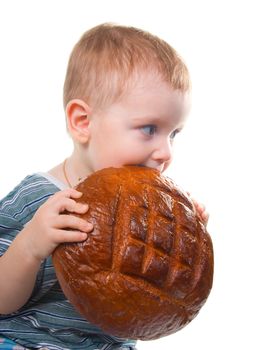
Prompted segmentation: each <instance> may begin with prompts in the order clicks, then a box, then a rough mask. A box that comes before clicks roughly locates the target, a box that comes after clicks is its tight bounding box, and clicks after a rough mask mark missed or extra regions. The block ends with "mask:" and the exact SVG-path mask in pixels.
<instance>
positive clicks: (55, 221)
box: [0, 189, 93, 314]
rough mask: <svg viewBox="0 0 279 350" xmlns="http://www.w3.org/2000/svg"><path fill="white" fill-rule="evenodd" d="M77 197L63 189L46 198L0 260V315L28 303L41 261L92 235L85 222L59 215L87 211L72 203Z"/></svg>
mask: <svg viewBox="0 0 279 350" xmlns="http://www.w3.org/2000/svg"><path fill="white" fill-rule="evenodd" d="M81 195H82V194H81V193H80V192H78V191H76V190H74V189H67V190H64V191H60V192H58V193H56V194H55V195H53V196H52V197H51V198H49V199H48V200H47V201H46V202H45V203H44V204H43V205H42V206H41V207H40V208H39V209H38V210H37V212H36V214H35V215H34V217H33V219H32V220H31V221H30V222H29V223H28V224H27V225H26V227H25V228H24V229H23V230H22V231H21V232H20V233H19V234H18V235H17V237H16V238H15V239H14V241H13V242H12V244H11V245H10V247H9V248H8V250H7V251H6V252H5V253H4V254H3V256H2V257H1V258H0V314H9V313H12V312H14V311H16V310H18V309H19V308H20V307H22V306H23V305H24V304H25V303H26V302H27V301H28V299H29V298H30V296H31V294H32V291H33V288H34V284H35V281H36V276H37V273H38V271H39V268H40V265H41V262H42V260H44V259H45V258H47V257H48V256H49V255H50V254H51V253H52V252H53V250H54V249H55V248H56V247H57V246H58V244H60V243H62V242H81V241H83V240H85V239H86V237H87V233H88V232H90V231H92V229H93V226H92V224H90V223H88V222H87V221H85V220H82V219H80V218H78V217H76V216H74V215H64V214H63V212H64V211H65V210H67V211H69V212H72V213H79V214H82V213H85V212H86V211H87V210H88V206H87V205H85V204H81V203H77V202H76V201H75V200H74V199H77V198H79V197H81ZM69 229H71V230H69Z"/></svg>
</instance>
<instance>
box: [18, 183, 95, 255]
mask: <svg viewBox="0 0 279 350" xmlns="http://www.w3.org/2000/svg"><path fill="white" fill-rule="evenodd" d="M81 196H82V193H81V192H78V191H77V190H75V189H66V190H64V191H60V192H57V193H55V194H54V195H53V196H52V197H50V198H49V199H48V200H47V201H46V202H45V203H44V204H43V205H42V206H41V207H40V208H39V209H38V210H37V212H36V214H35V215H34V217H33V218H32V220H31V221H29V223H28V224H27V225H26V227H25V229H24V235H25V237H26V240H25V242H26V245H27V247H26V248H27V250H28V252H29V254H31V255H32V256H33V257H34V258H35V259H38V260H40V261H41V260H43V259H45V258H47V257H48V256H49V255H50V254H51V253H52V252H53V250H54V249H55V248H56V247H57V246H58V245H59V244H60V243H63V242H82V241H84V240H85V239H86V238H87V233H89V232H90V231H92V229H93V225H92V223H89V222H87V221H85V220H83V219H81V218H78V217H77V216H74V215H67V214H64V212H65V210H67V211H68V212H70V213H77V214H84V213H86V212H87V210H88V205H87V204H82V203H77V202H76V201H75V199H77V198H80V197H81ZM22 233H23V232H22Z"/></svg>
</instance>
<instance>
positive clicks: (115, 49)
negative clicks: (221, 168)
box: [64, 23, 190, 109]
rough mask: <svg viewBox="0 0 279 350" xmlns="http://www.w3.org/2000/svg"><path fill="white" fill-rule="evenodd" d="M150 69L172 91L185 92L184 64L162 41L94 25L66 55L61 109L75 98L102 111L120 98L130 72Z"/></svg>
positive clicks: (117, 27)
mask: <svg viewBox="0 0 279 350" xmlns="http://www.w3.org/2000/svg"><path fill="white" fill-rule="evenodd" d="M150 68H151V69H153V70H154V69H155V71H157V72H158V73H159V75H160V77H161V78H162V79H163V80H164V81H166V82H167V83H169V84H170V85H171V86H172V87H173V89H178V90H181V91H182V92H186V91H187V90H188V89H189V85H190V79H189V74H188V70H187V67H186V65H185V63H184V62H183V60H182V59H181V58H180V56H179V55H178V54H177V52H176V51H175V50H174V49H173V48H172V47H171V46H170V45H169V44H168V43H166V42H165V41H164V40H162V39H160V38H158V37H156V36H154V35H152V34H150V33H148V32H146V31H143V30H141V29H137V28H134V27H125V26H120V25H115V24H111V23H104V24H101V25H99V26H96V27H94V28H92V29H90V30H88V31H87V32H85V33H84V34H83V36H82V37H81V38H80V40H79V41H78V42H77V44H76V45H75V46H74V48H73V51H72V53H71V55H70V59H69V63H68V68H67V73H66V78H65V83H64V107H65V108H66V106H67V104H68V102H69V101H70V100H72V99H75V98H79V99H82V100H84V101H85V102H86V103H88V104H89V105H91V106H92V107H94V108H95V109H98V108H102V107H104V106H105V105H107V104H109V103H112V102H114V101H115V100H117V98H119V97H120V96H121V95H122V93H123V92H124V91H125V89H126V88H127V82H128V81H129V79H130V78H131V76H132V75H133V74H134V73H136V72H138V71H139V70H140V69H150Z"/></svg>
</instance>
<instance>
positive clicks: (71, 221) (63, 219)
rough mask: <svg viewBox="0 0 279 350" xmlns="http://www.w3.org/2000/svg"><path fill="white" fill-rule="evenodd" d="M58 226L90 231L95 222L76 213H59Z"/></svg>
mask: <svg viewBox="0 0 279 350" xmlns="http://www.w3.org/2000/svg"><path fill="white" fill-rule="evenodd" d="M55 226H56V228H61V229H62V228H65V229H67V228H68V229H73V230H79V231H83V232H90V231H92V229H93V224H92V223H90V222H88V221H86V220H84V219H81V218H79V217H77V216H74V215H59V217H58V218H57V221H56V225H55Z"/></svg>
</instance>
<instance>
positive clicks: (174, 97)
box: [0, 24, 208, 350]
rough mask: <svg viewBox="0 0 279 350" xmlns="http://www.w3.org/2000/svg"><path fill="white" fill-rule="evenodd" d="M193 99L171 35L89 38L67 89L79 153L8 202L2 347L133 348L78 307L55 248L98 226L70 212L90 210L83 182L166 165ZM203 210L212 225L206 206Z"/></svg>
mask: <svg viewBox="0 0 279 350" xmlns="http://www.w3.org/2000/svg"><path fill="white" fill-rule="evenodd" d="M189 105H190V81H189V75H188V71H187V68H186V66H185V64H184V63H183V61H182V60H181V58H180V57H179V56H178V54H177V53H176V52H175V50H174V49H173V48H172V47H170V46H169V45H168V44H167V43H166V42H164V41H163V40H161V39H159V38H157V37H155V36H153V35H151V34H150V33H147V32H145V31H142V30H140V29H136V28H131V27H123V26H118V25H112V24H102V25H99V26H97V27H95V28H93V29H91V30H89V31H88V32H86V33H85V34H84V35H83V36H82V37H81V39H80V40H79V42H78V43H77V44H76V46H75V47H74V49H73V51H72V54H71V56H70V60H69V65H68V70H67V74H66V79H65V85H64V106H65V112H66V119H67V129H68V132H69V133H70V135H71V137H72V139H73V144H74V148H73V153H72V154H71V156H70V157H68V158H67V159H66V160H65V161H64V162H62V163H61V164H59V165H57V166H56V167H54V168H53V169H51V170H50V171H49V172H48V173H36V174H33V175H29V176H27V177H26V178H25V179H24V180H23V181H22V182H21V183H20V184H19V185H18V186H17V187H16V188H15V189H14V190H13V191H12V192H10V193H9V194H8V195H7V196H6V197H5V198H4V199H3V200H2V201H1V202H0V349H28V348H32V349H78V350H81V349H135V341H134V340H129V339H119V338H116V337H114V336H111V335H109V334H104V332H102V330H101V329H99V328H97V327H96V326H94V325H92V324H89V323H88V322H87V321H86V320H85V319H84V318H83V317H81V316H80V315H79V314H78V313H77V312H76V311H75V310H74V309H73V307H72V306H71V304H70V303H69V302H68V300H67V299H66V298H65V296H64V294H63V293H62V291H61V289H60V287H59V284H58V282H57V279H56V276H55V271H54V268H53V265H52V260H51V253H52V252H53V250H54V249H55V248H56V247H57V245H58V244H60V243H62V242H81V241H83V240H85V239H86V238H87V234H88V233H89V232H90V231H92V229H93V227H92V225H91V224H90V223H88V222H86V221H85V220H82V219H80V218H78V217H77V216H74V215H64V214H63V212H64V211H65V210H67V211H69V212H72V213H73V214H74V213H85V212H86V211H87V210H88V207H87V206H86V205H84V204H78V203H77V202H76V201H75V200H76V199H77V198H79V197H81V196H82V193H80V192H78V191H76V190H75V189H74V187H75V186H76V185H77V184H78V182H79V181H80V180H81V179H83V178H84V177H86V176H88V175H89V174H90V173H92V172H94V171H97V170H99V169H102V168H105V167H111V166H113V167H121V166H124V165H140V166H147V167H151V168H156V169H158V170H159V171H161V172H163V171H165V170H166V169H167V167H168V166H169V165H170V163H171V161H172V146H173V142H174V138H175V136H176V134H177V133H179V132H180V131H181V130H182V128H183V126H184V123H185V118H186V116H187V114H188V110H189ZM195 206H196V208H197V210H198V211H199V213H200V216H201V217H202V219H203V220H204V222H205V223H206V222H207V220H208V214H207V213H206V211H205V209H204V207H203V206H202V205H200V204H198V203H197V202H195ZM69 229H70V230H69Z"/></svg>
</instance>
